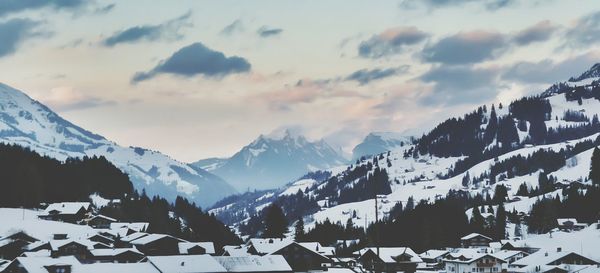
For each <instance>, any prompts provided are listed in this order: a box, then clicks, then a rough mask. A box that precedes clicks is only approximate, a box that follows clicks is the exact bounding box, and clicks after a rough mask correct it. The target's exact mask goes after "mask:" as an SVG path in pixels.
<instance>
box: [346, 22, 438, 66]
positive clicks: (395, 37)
mask: <svg viewBox="0 0 600 273" xmlns="http://www.w3.org/2000/svg"><path fill="white" fill-rule="evenodd" d="M428 36H429V35H428V34H427V33H425V32H423V31H421V30H419V29H417V28H416V27H397V28H391V29H388V30H386V31H384V32H382V33H380V34H377V35H373V36H372V37H371V38H370V39H368V40H366V41H362V42H361V43H360V44H359V46H358V55H359V56H361V57H363V58H373V59H376V58H381V57H385V56H389V55H394V54H398V53H401V52H403V51H404V49H405V48H406V47H407V46H410V45H414V44H417V43H419V42H421V41H423V40H425V38H427V37H428Z"/></svg>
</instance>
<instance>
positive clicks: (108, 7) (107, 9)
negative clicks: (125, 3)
mask: <svg viewBox="0 0 600 273" xmlns="http://www.w3.org/2000/svg"><path fill="white" fill-rule="evenodd" d="M116 6H117V4H114V3H113V4H108V5H106V6H103V7H99V8H96V10H95V11H94V13H96V14H107V13H109V12H111V11H112V10H113V9H115V7H116Z"/></svg>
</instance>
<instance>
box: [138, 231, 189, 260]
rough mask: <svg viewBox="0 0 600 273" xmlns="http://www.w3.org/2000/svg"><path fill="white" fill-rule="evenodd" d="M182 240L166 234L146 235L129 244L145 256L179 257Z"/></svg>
mask: <svg viewBox="0 0 600 273" xmlns="http://www.w3.org/2000/svg"><path fill="white" fill-rule="evenodd" d="M181 242H185V241H184V240H182V239H179V238H176V237H173V236H171V235H166V234H148V235H146V236H143V237H140V238H139V239H135V240H133V241H131V242H129V243H130V244H131V245H132V246H135V247H136V248H137V249H138V250H140V251H141V252H142V253H144V254H146V255H147V256H164V255H179V243H181Z"/></svg>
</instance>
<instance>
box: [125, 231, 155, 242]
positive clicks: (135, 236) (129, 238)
mask: <svg viewBox="0 0 600 273" xmlns="http://www.w3.org/2000/svg"><path fill="white" fill-rule="evenodd" d="M148 235H149V234H148V233H145V232H136V233H131V234H129V235H127V236H125V237H123V238H121V241H123V242H131V241H133V240H137V239H139V238H142V237H144V236H148Z"/></svg>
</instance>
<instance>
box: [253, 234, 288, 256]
mask: <svg viewBox="0 0 600 273" xmlns="http://www.w3.org/2000/svg"><path fill="white" fill-rule="evenodd" d="M291 242H292V240H291V239H284V238H252V239H250V240H248V242H247V243H246V246H247V247H248V253H250V254H252V255H261V256H262V255H267V254H269V253H272V252H274V251H276V250H279V249H281V248H282V247H284V246H286V245H288V244H289V243H291Z"/></svg>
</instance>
